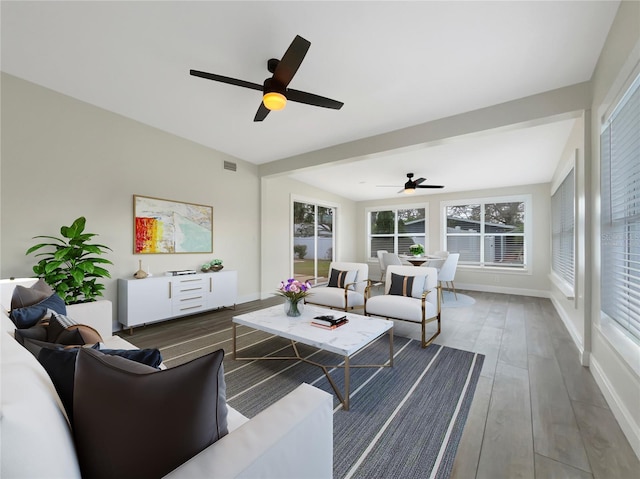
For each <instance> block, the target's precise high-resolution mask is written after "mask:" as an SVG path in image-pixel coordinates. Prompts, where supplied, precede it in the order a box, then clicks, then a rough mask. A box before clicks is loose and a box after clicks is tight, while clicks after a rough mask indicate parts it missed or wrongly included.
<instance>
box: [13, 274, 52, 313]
mask: <svg viewBox="0 0 640 479" xmlns="http://www.w3.org/2000/svg"><path fill="white" fill-rule="evenodd" d="M53 293H54V291H53V288H51V286H49V285H48V284H47V283H45V282H44V280H43V279H39V280H38V281H36V282H35V283H33V284H32V285H31V286H29V287H28V288H27V287H26V286H21V285H17V286H16V287H15V288H13V294H12V296H11V309H20V308H26V307H27V306H31V305H32V304H36V303H39V302H40V301H42V300H43V299H47V298H48V297H49V296H51V295H52V294H53Z"/></svg>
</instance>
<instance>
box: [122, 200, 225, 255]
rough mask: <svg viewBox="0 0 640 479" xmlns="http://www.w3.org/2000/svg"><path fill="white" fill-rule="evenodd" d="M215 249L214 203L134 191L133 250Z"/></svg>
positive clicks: (138, 251) (154, 252) (175, 250)
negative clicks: (155, 196)
mask: <svg viewBox="0 0 640 479" xmlns="http://www.w3.org/2000/svg"><path fill="white" fill-rule="evenodd" d="M212 252H213V206H207V205H201V204H196V203H186V202H183V201H175V200H167V199H162V198H154V197H151V196H142V195H133V253H134V254H163V253H164V254H166V253H168V254H180V253H212Z"/></svg>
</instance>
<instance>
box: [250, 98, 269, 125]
mask: <svg viewBox="0 0 640 479" xmlns="http://www.w3.org/2000/svg"><path fill="white" fill-rule="evenodd" d="M270 111H271V110H269V109H268V108H267V107H266V106H264V103H262V102H260V106H259V107H258V111H257V112H256V116H255V117H254V118H253V121H262V120H264V119H265V118H266V117H267V115H268V114H269V112H270Z"/></svg>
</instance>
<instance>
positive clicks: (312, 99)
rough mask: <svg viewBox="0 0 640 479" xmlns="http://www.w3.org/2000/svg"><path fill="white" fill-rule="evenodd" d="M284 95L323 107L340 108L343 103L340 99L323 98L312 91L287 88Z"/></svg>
mask: <svg viewBox="0 0 640 479" xmlns="http://www.w3.org/2000/svg"><path fill="white" fill-rule="evenodd" d="M285 96H286V97H287V100H291V101H295V102H297V103H305V104H307V105H313V106H321V107H323V108H331V109H333V110H339V109H340V108H342V105H344V103H342V102H341V101H336V100H332V99H331V98H325V97H323V96H320V95H314V94H313V93H307V92H305V91H300V90H292V89H288V90H287V91H286V93H285Z"/></svg>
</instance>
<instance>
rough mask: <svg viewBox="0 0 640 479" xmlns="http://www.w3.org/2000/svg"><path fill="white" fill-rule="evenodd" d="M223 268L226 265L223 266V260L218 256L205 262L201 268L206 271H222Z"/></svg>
mask: <svg viewBox="0 0 640 479" xmlns="http://www.w3.org/2000/svg"><path fill="white" fill-rule="evenodd" d="M222 268H224V266H222V260H221V259H217V258H216V259H212V260H211V261H209V262H208V263H205V264H203V265H202V268H200V269H201V270H202V271H204V272H205V273H206V272H207V271H220V270H221V269H222Z"/></svg>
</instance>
